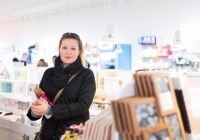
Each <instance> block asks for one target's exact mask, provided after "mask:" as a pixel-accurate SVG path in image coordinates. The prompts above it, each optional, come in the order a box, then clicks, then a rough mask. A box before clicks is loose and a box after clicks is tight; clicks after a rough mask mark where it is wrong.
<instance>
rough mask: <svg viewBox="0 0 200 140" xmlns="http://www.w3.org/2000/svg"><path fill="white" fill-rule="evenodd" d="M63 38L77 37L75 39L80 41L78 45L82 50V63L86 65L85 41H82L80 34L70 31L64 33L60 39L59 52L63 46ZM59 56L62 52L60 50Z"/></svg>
mask: <svg viewBox="0 0 200 140" xmlns="http://www.w3.org/2000/svg"><path fill="white" fill-rule="evenodd" d="M63 39H75V40H77V41H78V47H79V50H80V58H81V61H82V65H83V66H85V56H84V48H83V43H82V41H81V39H80V37H79V35H78V34H76V33H70V32H67V33H64V34H63V35H62V37H61V39H60V41H59V47H58V52H59V49H60V47H61V43H62V41H63ZM59 56H60V52H59Z"/></svg>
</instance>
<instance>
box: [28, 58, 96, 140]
mask: <svg viewBox="0 0 200 140" xmlns="http://www.w3.org/2000/svg"><path fill="white" fill-rule="evenodd" d="M80 70H81V71H80ZM78 71H80V72H79V73H78V75H77V76H76V77H75V78H74V79H73V80H72V81H71V82H70V83H68V84H67V81H68V80H69V77H70V76H71V75H73V74H75V73H76V72H78ZM63 87H65V89H64V90H63V92H62V93H61V95H60V97H59V98H58V99H57V101H56V102H55V104H54V105H53V106H52V107H51V109H52V113H53V115H52V117H51V118H49V119H46V118H45V117H44V118H43V119H45V123H44V125H43V126H42V132H41V138H42V139H49V138H51V137H53V136H55V137H56V140H59V139H60V136H61V135H63V134H64V132H65V129H66V128H67V127H69V126H70V125H72V124H79V123H85V121H87V120H88V119H89V107H90V105H91V103H92V101H93V98H94V94H95V91H96V84H95V78H94V74H93V72H92V71H91V70H90V69H86V68H84V67H83V66H82V64H81V59H80V58H79V57H78V59H77V60H76V61H75V62H74V63H73V64H71V65H69V66H67V67H66V68H64V69H63V68H62V63H61V60H60V57H57V58H56V63H55V67H54V68H49V69H47V70H46V71H45V73H44V75H43V77H42V80H41V83H40V88H41V89H42V90H43V91H44V92H45V94H46V96H47V97H48V98H49V100H50V101H53V99H54V97H55V96H56V94H57V92H58V91H59V90H60V89H62V88H63ZM27 116H28V117H29V118H30V119H31V120H37V119H39V118H37V119H36V118H34V117H32V116H31V109H29V111H28V113H27Z"/></svg>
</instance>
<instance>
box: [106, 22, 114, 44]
mask: <svg viewBox="0 0 200 140" xmlns="http://www.w3.org/2000/svg"><path fill="white" fill-rule="evenodd" d="M113 33H114V27H113V25H112V24H109V25H108V26H107V34H106V35H105V36H104V37H103V42H102V43H103V44H117V41H116V39H115V37H114V34H113Z"/></svg>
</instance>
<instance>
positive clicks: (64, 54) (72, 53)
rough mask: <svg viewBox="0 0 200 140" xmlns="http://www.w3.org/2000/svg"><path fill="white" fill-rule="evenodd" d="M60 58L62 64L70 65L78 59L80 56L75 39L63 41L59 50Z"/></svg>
mask: <svg viewBox="0 0 200 140" xmlns="http://www.w3.org/2000/svg"><path fill="white" fill-rule="evenodd" d="M59 52H60V58H61V60H62V61H63V64H64V65H65V66H66V65H70V64H72V63H73V62H74V61H76V59H77V58H78V56H79V54H80V50H79V46H78V41H77V40H76V39H71V38H69V39H63V40H62V43H61V46H60V48H59Z"/></svg>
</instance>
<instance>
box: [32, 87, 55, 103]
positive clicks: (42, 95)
mask: <svg viewBox="0 0 200 140" xmlns="http://www.w3.org/2000/svg"><path fill="white" fill-rule="evenodd" d="M34 92H35V94H36V96H37V97H38V98H40V99H45V100H46V101H47V102H48V104H49V105H51V106H52V105H53V103H52V102H51V101H50V100H49V99H48V98H47V96H46V95H45V92H44V91H43V90H42V89H41V88H39V87H38V84H37V85H36V87H35V90H34Z"/></svg>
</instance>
